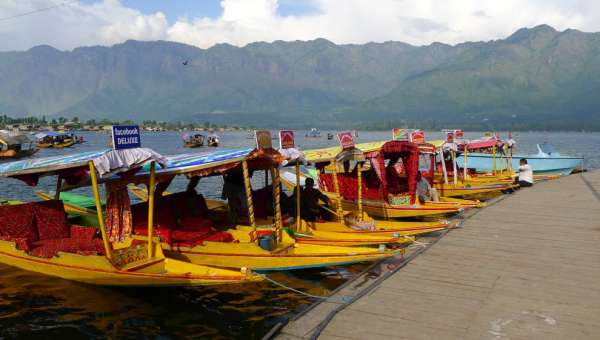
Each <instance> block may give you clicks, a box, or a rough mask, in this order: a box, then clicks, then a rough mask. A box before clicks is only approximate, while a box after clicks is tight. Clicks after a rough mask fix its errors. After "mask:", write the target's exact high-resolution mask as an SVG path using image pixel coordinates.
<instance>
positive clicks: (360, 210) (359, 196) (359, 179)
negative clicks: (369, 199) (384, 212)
mask: <svg viewBox="0 0 600 340" xmlns="http://www.w3.org/2000/svg"><path fill="white" fill-rule="evenodd" d="M356 173H357V179H356V182H357V187H358V193H357V199H358V220H359V221H362V220H363V201H362V164H361V163H360V162H357V163H356Z"/></svg>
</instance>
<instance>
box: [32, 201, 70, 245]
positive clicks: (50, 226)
mask: <svg viewBox="0 0 600 340" xmlns="http://www.w3.org/2000/svg"><path fill="white" fill-rule="evenodd" d="M34 213H35V218H36V224H37V229H38V237H39V240H48V239H54V238H56V239H58V238H68V237H69V236H70V234H71V233H70V230H71V229H70V227H69V223H68V221H67V214H66V213H65V207H64V206H63V202H62V201H57V200H50V201H44V202H37V203H35V206H34Z"/></svg>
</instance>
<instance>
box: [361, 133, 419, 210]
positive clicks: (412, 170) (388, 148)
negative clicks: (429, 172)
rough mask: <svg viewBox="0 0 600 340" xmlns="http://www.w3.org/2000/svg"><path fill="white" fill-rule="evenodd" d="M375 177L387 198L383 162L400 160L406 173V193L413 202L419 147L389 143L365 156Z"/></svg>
mask: <svg viewBox="0 0 600 340" xmlns="http://www.w3.org/2000/svg"><path fill="white" fill-rule="evenodd" d="M365 156H366V158H367V159H370V160H371V164H372V165H373V168H374V170H375V172H376V173H377V176H378V177H379V179H380V181H381V183H382V186H381V190H382V191H383V192H382V194H383V197H384V198H386V199H387V196H388V180H387V174H386V167H385V160H386V159H398V158H402V164H403V166H404V169H405V171H406V175H407V180H408V192H409V194H410V196H411V203H413V204H414V202H415V193H416V189H417V171H418V170H419V146H418V145H417V144H415V143H411V142H408V141H389V142H386V143H385V144H383V145H382V146H381V148H379V150H376V151H371V152H368V153H366V154H365Z"/></svg>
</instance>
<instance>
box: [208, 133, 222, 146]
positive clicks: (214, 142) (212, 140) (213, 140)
mask: <svg viewBox="0 0 600 340" xmlns="http://www.w3.org/2000/svg"><path fill="white" fill-rule="evenodd" d="M206 145H208V146H211V147H217V146H219V137H218V136H217V135H210V136H208V140H207V142H206Z"/></svg>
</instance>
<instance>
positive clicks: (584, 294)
mask: <svg viewBox="0 0 600 340" xmlns="http://www.w3.org/2000/svg"><path fill="white" fill-rule="evenodd" d="M331 310H332V308H326V306H325V307H323V308H318V307H317V308H314V309H312V310H311V311H309V312H308V313H306V314H305V315H303V316H302V317H301V318H299V319H297V320H295V321H293V322H291V323H290V324H288V325H287V326H286V327H285V328H283V330H282V331H281V333H280V334H279V338H280V339H301V338H310V337H311V336H313V335H315V334H319V339H494V340H500V339H600V171H595V172H590V173H584V174H575V175H571V176H569V177H565V178H562V179H559V180H555V181H549V182H543V183H538V184H536V185H535V186H534V187H533V188H526V189H522V190H520V191H519V192H517V193H515V194H513V195H510V196H509V197H507V198H506V199H504V200H502V201H500V202H498V203H496V204H494V205H492V206H490V207H487V208H485V209H483V210H482V211H480V212H479V213H477V214H475V215H474V216H472V217H471V218H469V219H468V220H466V221H465V223H464V224H463V225H462V227H461V228H458V229H455V230H452V231H451V232H449V233H448V234H447V235H446V236H445V237H443V238H442V239H441V240H439V242H437V243H436V244H435V245H433V246H432V247H431V248H429V249H428V250H427V251H426V252H424V253H422V254H420V255H419V256H417V257H416V258H415V259H413V260H412V261H411V262H410V263H408V264H407V265H406V266H405V267H403V268H402V269H400V270H399V271H397V272H396V273H394V274H393V275H391V276H390V277H389V278H388V279H386V280H385V281H383V282H382V283H381V284H380V285H379V286H377V288H375V289H373V290H372V291H370V292H369V293H368V294H367V295H365V296H363V297H361V298H359V299H358V300H356V301H354V303H352V304H350V305H349V306H346V307H345V308H343V309H342V310H340V311H339V312H338V313H336V314H331ZM328 317H329V318H331V317H333V318H332V319H331V320H330V321H329V322H328V323H326V324H325V323H323V320H325V319H326V318H328ZM319 323H321V326H324V327H321V329H319V331H320V333H319V332H317V333H315V331H316V330H317V329H318V328H317V327H316V325H318V324H319Z"/></svg>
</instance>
